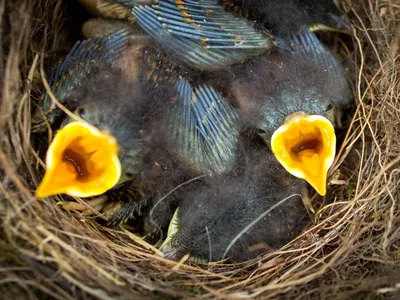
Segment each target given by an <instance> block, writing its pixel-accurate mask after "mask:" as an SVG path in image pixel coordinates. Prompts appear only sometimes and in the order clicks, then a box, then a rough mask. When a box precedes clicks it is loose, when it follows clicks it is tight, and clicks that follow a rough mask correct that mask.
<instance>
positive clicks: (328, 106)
mask: <svg viewBox="0 0 400 300" xmlns="http://www.w3.org/2000/svg"><path fill="white" fill-rule="evenodd" d="M332 109H333V105H332V104H328V105H327V106H326V108H325V111H330V110H332Z"/></svg>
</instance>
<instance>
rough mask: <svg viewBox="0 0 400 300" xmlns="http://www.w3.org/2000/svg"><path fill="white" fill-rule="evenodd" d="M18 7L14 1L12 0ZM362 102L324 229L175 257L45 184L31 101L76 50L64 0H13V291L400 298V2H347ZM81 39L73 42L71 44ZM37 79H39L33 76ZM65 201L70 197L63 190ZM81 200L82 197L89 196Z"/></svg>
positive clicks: (7, 172) (322, 206) (9, 236)
mask: <svg viewBox="0 0 400 300" xmlns="http://www.w3.org/2000/svg"><path fill="white" fill-rule="evenodd" d="M12 2H13V3H12ZM343 4H344V5H343V6H344V7H345V10H346V12H347V13H348V15H349V17H350V19H351V21H352V24H353V26H354V37H353V45H351V47H348V43H344V42H343V41H342V40H341V39H340V37H337V38H336V45H337V48H338V49H339V50H340V51H341V52H342V53H344V54H345V55H346V60H347V62H348V64H349V65H352V69H354V70H355V71H354V74H353V75H354V82H353V87H354V93H355V96H356V103H357V109H356V112H355V114H354V118H353V119H352V122H351V124H350V126H349V128H348V131H347V133H346V136H345V140H344V143H343V146H342V148H341V151H340V152H339V154H338V156H337V159H336V162H335V165H334V167H333V168H332V171H331V179H330V184H331V187H330V188H329V190H328V192H329V197H328V199H327V200H325V201H319V200H318V201H314V203H313V204H314V207H315V208H316V213H315V215H313V216H312V217H313V219H314V223H313V224H314V225H313V226H311V227H310V228H309V229H308V230H307V231H306V232H304V233H303V234H302V235H301V236H300V237H299V238H298V239H296V240H295V241H293V242H292V243H290V244H288V245H287V246H285V247H283V248H282V249H280V250H279V251H276V252H274V253H269V254H266V255H264V256H263V257H261V258H257V259H255V260H253V261H249V262H246V263H242V264H237V265H227V264H220V263H210V264H208V265H196V264H188V263H186V262H185V259H187V257H186V258H184V260H182V261H181V262H173V261H169V260H166V259H164V258H162V257H160V256H158V255H157V250H156V249H154V248H152V246H150V245H148V244H146V243H144V242H142V240H141V239H140V238H138V237H137V236H135V235H134V234H132V233H130V232H129V231H127V230H125V229H123V228H120V229H110V228H107V227H103V226H101V225H100V224H98V223H97V222H95V221H94V220H93V219H92V218H89V217H86V216H81V215H79V214H77V213H72V212H68V211H65V210H63V209H62V208H61V207H59V206H57V205H56V202H57V198H55V199H45V200H38V199H36V198H35V197H34V190H35V188H36V187H37V184H38V175H39V174H40V173H41V168H43V166H44V164H43V162H42V161H40V159H39V158H38V155H37V153H36V152H35V149H34V148H33V146H32V145H31V135H30V111H31V106H32V105H34V104H33V103H34V102H32V101H31V99H32V98H34V96H35V95H37V94H38V93H37V92H38V91H37V90H35V82H38V79H39V78H40V76H44V74H41V72H42V73H43V70H44V69H45V68H44V66H43V62H45V63H49V61H51V59H52V57H53V56H54V57H57V53H56V52H55V51H54V50H55V49H60V45H62V46H64V45H66V46H68V43H67V42H66V41H67V40H68V39H67V40H65V35H62V34H61V33H62V32H63V30H64V31H65V26H64V25H63V24H66V23H65V22H66V20H67V19H68V16H65V15H64V14H63V7H64V5H63V4H62V1H60V0H47V1H40V0H37V1H34V0H25V1H24V0H19V1H1V2H0V23H1V29H2V34H0V39H2V40H1V44H2V48H0V71H1V75H0V87H1V103H0V131H1V133H0V143H1V148H0V174H1V177H0V178H1V185H0V192H1V201H0V218H1V232H0V235H1V237H2V239H0V265H1V267H0V294H1V295H3V297H5V298H10V299H12V298H16V297H17V296H19V297H24V299H25V298H27V299H37V298H43V297H45V296H46V295H47V296H50V297H52V298H56V299H72V298H79V299H81V298H82V299H86V298H99V299H110V298H127V299H131V298H135V299H140V298H148V297H154V298H155V297H161V296H162V297H163V298H164V297H167V296H170V297H172V298H175V297H189V298H192V297H194V298H195V297H205V298H210V297H216V298H229V297H232V298H252V297H255V296H261V297H265V298H283V297H284V298H290V299H302V298H329V299H336V298H340V299H343V298H352V299H354V298H356V297H358V298H359V299H365V298H367V297H371V298H379V297H382V298H386V297H395V295H396V294H397V295H398V294H399V293H400V291H399V290H400V269H398V266H399V262H400V250H399V247H400V207H399V204H400V188H399V185H400V138H399V136H400V122H399V120H400V69H399V66H400V62H399V44H400V24H399V22H398V21H399V20H400V3H398V2H397V1H393V0H365V1H364V0H359V1H355V0H353V1H350V0H348V1H347V2H345V3H343ZM67 48H68V47H67ZM32 83H33V84H32ZM58 200H60V199H58ZM78 201H79V199H78Z"/></svg>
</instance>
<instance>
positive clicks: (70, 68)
mask: <svg viewBox="0 0 400 300" xmlns="http://www.w3.org/2000/svg"><path fill="white" fill-rule="evenodd" d="M127 36H128V33H127V32H126V31H125V30H121V31H118V32H115V33H113V34H111V35H109V36H107V37H105V38H93V39H88V40H84V41H81V42H77V43H76V44H75V45H74V47H73V48H72V49H71V51H70V52H69V53H68V55H67V56H66V57H65V58H64V60H63V61H62V62H61V63H60V64H59V65H58V66H57V67H56V68H55V70H54V71H53V72H52V74H51V76H50V78H49V86H50V88H51V89H52V92H53V93H54V96H55V97H56V98H57V100H59V101H60V102H61V103H63V102H64V99H65V98H66V97H68V95H69V94H70V93H71V91H72V90H73V89H74V88H76V87H78V86H80V84H81V81H82V80H83V79H84V78H86V76H88V75H89V74H90V73H91V72H93V71H94V70H96V69H97V68H98V67H99V65H100V64H101V63H105V62H111V61H113V60H115V59H116V58H117V57H119V55H120V54H121V53H122V51H123V50H124V49H125V47H126V45H127V41H128V39H127ZM40 107H41V109H42V111H43V114H44V116H45V118H43V116H42V114H41V112H40V111H37V113H36V114H35V115H34V116H33V122H32V123H33V129H34V130H36V131H41V130H42V129H44V124H45V119H48V120H49V121H51V120H52V119H53V118H55V117H56V116H57V114H59V113H60V112H59V110H58V109H56V108H54V107H52V101H51V99H50V97H49V95H48V94H47V93H45V94H44V95H43V98H42V100H41V102H40Z"/></svg>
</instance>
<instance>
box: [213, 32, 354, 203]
mask: <svg viewBox="0 0 400 300" xmlns="http://www.w3.org/2000/svg"><path fill="white" fill-rule="evenodd" d="M285 43H286V46H285V47H286V49H285V50H279V51H272V52H271V53H270V54H268V55H262V56H259V57H257V58H254V59H249V60H247V61H245V62H243V63H242V64H237V65H233V66H231V67H230V68H229V72H225V73H228V74H229V75H228V76H229V78H228V80H227V81H228V84H226V83H224V82H222V84H223V85H226V86H229V89H230V93H231V96H232V98H233V99H235V101H236V103H235V106H236V107H238V110H239V112H240V116H241V120H242V122H243V123H244V125H245V126H247V127H249V128H256V129H258V133H259V134H260V135H261V136H262V137H263V138H264V139H265V141H266V142H267V144H269V145H270V146H271V148H272V151H273V153H274V154H275V156H276V158H277V159H278V161H279V162H280V163H281V164H282V165H283V166H284V167H285V169H286V170H287V171H288V172H289V173H291V174H292V175H294V176H296V177H298V178H302V179H305V180H306V181H307V182H308V183H310V184H311V186H313V187H314V188H315V189H316V191H317V192H318V193H319V194H320V195H325V193H326V178H327V172H328V169H329V167H330V166H331V164H332V162H333V160H334V156H335V150H336V136H335V130H334V124H335V112H336V111H337V109H338V108H340V107H347V106H349V105H351V103H352V99H353V98H352V91H351V89H350V86H349V83H348V81H347V80H346V78H345V75H344V72H343V70H342V68H341V66H340V65H339V63H338V62H337V60H336V59H335V57H334V56H333V54H332V53H331V52H330V51H328V50H327V49H326V48H325V47H324V46H323V45H322V44H321V42H320V41H319V40H318V39H317V38H316V36H315V35H314V34H313V33H312V32H310V31H309V30H308V29H304V30H303V31H302V33H301V34H300V35H298V36H295V37H294V38H292V39H290V40H289V42H285ZM221 73H223V72H221ZM216 76H217V77H218V78H222V77H223V76H225V75H224V74H220V75H216Z"/></svg>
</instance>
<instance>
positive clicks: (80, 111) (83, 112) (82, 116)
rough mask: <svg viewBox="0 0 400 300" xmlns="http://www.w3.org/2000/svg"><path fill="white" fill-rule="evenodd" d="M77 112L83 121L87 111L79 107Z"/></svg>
mask: <svg viewBox="0 0 400 300" xmlns="http://www.w3.org/2000/svg"><path fill="white" fill-rule="evenodd" d="M76 112H77V113H78V115H79V116H80V117H81V118H82V119H84V118H85V116H86V115H85V109H84V108H83V107H82V106H81V107H78V109H77V110H76Z"/></svg>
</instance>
